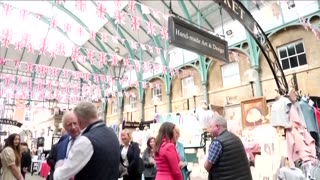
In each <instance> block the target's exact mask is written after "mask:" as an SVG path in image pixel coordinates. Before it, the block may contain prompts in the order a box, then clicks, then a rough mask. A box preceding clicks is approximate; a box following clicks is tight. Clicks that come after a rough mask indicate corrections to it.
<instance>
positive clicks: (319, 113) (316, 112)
mask: <svg viewBox="0 0 320 180" xmlns="http://www.w3.org/2000/svg"><path fill="white" fill-rule="evenodd" d="M313 110H314V113H315V115H316V119H317V122H318V129H319V131H320V111H319V109H317V108H315V107H314V108H313Z"/></svg>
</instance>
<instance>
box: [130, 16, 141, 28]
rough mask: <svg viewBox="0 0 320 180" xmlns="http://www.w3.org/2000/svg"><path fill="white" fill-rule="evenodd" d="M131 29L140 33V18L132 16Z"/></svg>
mask: <svg viewBox="0 0 320 180" xmlns="http://www.w3.org/2000/svg"><path fill="white" fill-rule="evenodd" d="M131 27H132V30H133V31H138V30H139V29H140V19H139V18H138V17H136V16H132V18H131Z"/></svg>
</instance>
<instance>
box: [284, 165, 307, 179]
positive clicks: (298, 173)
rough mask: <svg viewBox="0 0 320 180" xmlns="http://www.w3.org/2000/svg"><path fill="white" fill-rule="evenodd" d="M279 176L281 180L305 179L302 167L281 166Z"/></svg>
mask: <svg viewBox="0 0 320 180" xmlns="http://www.w3.org/2000/svg"><path fill="white" fill-rule="evenodd" d="M278 178H279V180H305V177H304V174H303V172H302V170H301V169H299V168H288V167H282V168H280V170H279V174H278Z"/></svg>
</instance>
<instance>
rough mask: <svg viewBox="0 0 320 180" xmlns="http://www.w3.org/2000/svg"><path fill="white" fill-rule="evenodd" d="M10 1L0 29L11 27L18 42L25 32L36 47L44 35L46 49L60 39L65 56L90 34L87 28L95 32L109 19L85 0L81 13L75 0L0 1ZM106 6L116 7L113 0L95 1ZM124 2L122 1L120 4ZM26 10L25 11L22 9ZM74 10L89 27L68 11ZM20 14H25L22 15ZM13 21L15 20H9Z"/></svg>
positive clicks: (14, 38) (2, 17) (124, 3)
mask: <svg viewBox="0 0 320 180" xmlns="http://www.w3.org/2000/svg"><path fill="white" fill-rule="evenodd" d="M4 3H5V4H10V5H11V7H12V9H11V11H10V12H9V14H8V15H6V13H5V8H6V7H5V6H4V8H3V9H2V10H3V13H1V14H0V22H1V26H0V31H1V32H4V31H5V30H7V29H8V30H10V32H11V36H12V43H15V42H19V41H20V40H21V38H22V37H24V36H26V35H28V36H29V40H30V42H31V44H33V45H35V49H36V48H39V47H40V46H41V44H40V43H41V42H42V40H43V39H44V38H47V43H48V52H51V51H52V50H54V49H56V46H57V43H63V44H64V46H65V56H70V55H71V51H72V47H73V46H74V44H75V45H77V46H81V45H83V44H84V43H85V42H86V41H87V40H88V39H89V36H90V31H94V32H97V31H98V30H99V29H100V28H101V27H102V26H103V25H104V24H106V23H107V22H108V21H107V19H106V18H96V17H97V12H96V11H97V8H96V6H95V5H94V4H93V3H90V2H89V1H87V3H86V4H85V11H86V13H83V12H81V11H79V10H78V9H76V7H77V6H75V3H76V2H75V1H66V2H65V3H64V7H63V8H61V7H57V6H56V4H55V3H54V2H49V1H1V2H0V4H2V5H4ZM97 3H102V4H103V5H104V6H105V7H108V8H106V12H107V13H108V14H109V15H110V16H113V14H114V13H115V10H116V7H115V3H114V2H113V1H98V2H97ZM125 5H126V2H122V3H121V8H123V7H124V6H125ZM23 10H27V12H23ZM67 12H70V13H72V14H74V15H75V16H76V17H77V19H78V20H80V21H82V22H83V23H84V25H85V26H86V27H88V29H89V30H90V31H89V32H88V30H86V28H85V27H83V26H82V25H81V24H80V23H79V21H76V19H74V18H72V17H71V16H69V15H68V14H67ZM23 14H26V16H25V18H23ZM40 18H44V19H46V20H47V21H48V22H49V23H50V24H47V23H45V22H44V21H43V20H40ZM12 22H14V23H12ZM55 24H56V26H58V27H60V28H63V30H65V29H67V28H68V26H69V27H70V31H69V32H68V33H67V34H63V33H61V32H59V30H58V29H55V28H50V26H52V27H54V26H55Z"/></svg>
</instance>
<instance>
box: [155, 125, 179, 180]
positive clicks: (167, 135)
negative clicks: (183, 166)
mask: <svg viewBox="0 0 320 180" xmlns="http://www.w3.org/2000/svg"><path fill="white" fill-rule="evenodd" d="M177 137H178V133H177V130H176V126H175V125H174V124H173V123H170V122H165V123H163V124H162V125H161V127H160V129H159V132H158V136H157V138H156V145H155V160H156V167H157V175H156V179H155V180H182V174H181V170H180V168H179V162H180V159H179V156H178V153H177V151H176V145H175V143H176V140H177Z"/></svg>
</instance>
